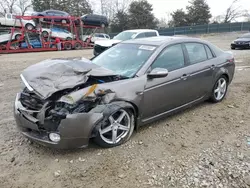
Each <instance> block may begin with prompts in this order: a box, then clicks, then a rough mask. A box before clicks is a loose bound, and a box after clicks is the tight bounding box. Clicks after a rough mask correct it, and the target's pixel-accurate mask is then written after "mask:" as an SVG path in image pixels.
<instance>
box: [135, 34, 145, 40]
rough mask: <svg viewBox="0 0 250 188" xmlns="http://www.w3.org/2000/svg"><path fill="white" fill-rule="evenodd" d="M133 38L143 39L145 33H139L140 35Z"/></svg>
mask: <svg viewBox="0 0 250 188" xmlns="http://www.w3.org/2000/svg"><path fill="white" fill-rule="evenodd" d="M135 38H136V39H139V38H145V33H140V34H139V35H137V36H136V37H135Z"/></svg>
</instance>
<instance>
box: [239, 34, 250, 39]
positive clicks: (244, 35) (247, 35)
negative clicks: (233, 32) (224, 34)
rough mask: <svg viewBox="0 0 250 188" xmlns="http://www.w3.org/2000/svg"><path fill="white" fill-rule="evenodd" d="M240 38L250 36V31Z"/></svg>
mask: <svg viewBox="0 0 250 188" xmlns="http://www.w3.org/2000/svg"><path fill="white" fill-rule="evenodd" d="M240 38H250V33H247V34H245V35H242V36H241V37H240Z"/></svg>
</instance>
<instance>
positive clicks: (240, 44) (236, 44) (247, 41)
mask: <svg viewBox="0 0 250 188" xmlns="http://www.w3.org/2000/svg"><path fill="white" fill-rule="evenodd" d="M236 48H240V49H247V48H250V33H246V34H244V35H242V36H240V37H238V38H237V39H236V40H234V41H233V42H232V43H231V49H232V50H234V49H236Z"/></svg>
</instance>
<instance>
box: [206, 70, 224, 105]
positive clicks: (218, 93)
mask: <svg viewBox="0 0 250 188" xmlns="http://www.w3.org/2000/svg"><path fill="white" fill-rule="evenodd" d="M224 84H225V85H224ZM219 85H221V87H220V86H219ZM223 85H224V86H223ZM227 89H228V79H227V77H226V76H224V75H222V76H221V77H220V78H219V79H217V81H216V82H215V84H214V87H213V91H212V94H211V97H210V101H211V102H213V103H218V102H221V101H222V100H223V99H224V98H225V96H226V94H227Z"/></svg>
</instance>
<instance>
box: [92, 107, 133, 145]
mask: <svg viewBox="0 0 250 188" xmlns="http://www.w3.org/2000/svg"><path fill="white" fill-rule="evenodd" d="M122 116H123V117H122ZM119 119H121V120H119ZM134 127H135V116H134V114H133V112H132V111H131V110H130V109H128V108H119V109H117V110H116V111H115V112H113V113H112V114H110V115H108V116H106V117H105V118H104V120H103V121H102V122H100V126H99V128H98V130H97V135H96V137H95V138H94V142H95V143H96V144H97V145H99V146H101V147H103V148H112V147H116V146H119V145H121V144H123V143H125V142H126V141H128V140H129V139H130V137H131V136H132V134H133V131H134ZM115 134H116V135H117V136H116V137H115Z"/></svg>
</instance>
